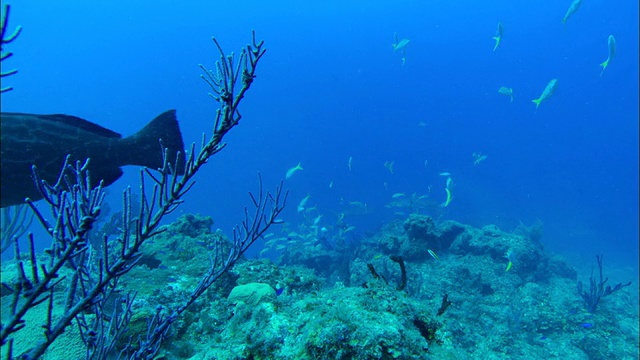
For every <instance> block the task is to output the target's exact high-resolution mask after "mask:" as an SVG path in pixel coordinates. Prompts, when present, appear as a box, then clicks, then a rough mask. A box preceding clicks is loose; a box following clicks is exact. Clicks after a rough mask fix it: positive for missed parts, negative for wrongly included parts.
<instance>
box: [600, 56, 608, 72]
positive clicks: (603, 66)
mask: <svg viewBox="0 0 640 360" xmlns="http://www.w3.org/2000/svg"><path fill="white" fill-rule="evenodd" d="M600 66H602V71H600V76H602V74H604V69H606V68H607V66H609V59H607V60H606V61H605V62H603V63H601V64H600Z"/></svg>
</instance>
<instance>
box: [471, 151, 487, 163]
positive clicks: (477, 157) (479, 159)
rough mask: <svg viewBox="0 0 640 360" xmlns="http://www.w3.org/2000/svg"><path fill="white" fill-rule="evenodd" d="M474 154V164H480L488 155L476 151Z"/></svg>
mask: <svg viewBox="0 0 640 360" xmlns="http://www.w3.org/2000/svg"><path fill="white" fill-rule="evenodd" d="M472 156H473V158H474V159H475V160H473V165H478V164H480V163H481V162H483V161H485V160H487V155H484V154H482V153H477V152H474V153H473V154H472Z"/></svg>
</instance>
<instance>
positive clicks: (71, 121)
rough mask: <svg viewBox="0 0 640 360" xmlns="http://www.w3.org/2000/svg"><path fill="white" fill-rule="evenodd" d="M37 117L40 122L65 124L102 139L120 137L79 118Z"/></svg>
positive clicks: (111, 131)
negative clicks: (102, 137) (99, 136)
mask: <svg viewBox="0 0 640 360" xmlns="http://www.w3.org/2000/svg"><path fill="white" fill-rule="evenodd" d="M38 117H39V118H41V119H42V120H48V121H53V122H57V123H61V124H66V125H69V126H73V127H76V128H80V129H83V130H86V131H89V132H92V133H95V134H98V135H101V136H104V137H108V138H121V137H122V135H120V134H118V133H117V132H115V131H113V130H109V129H107V128H104V127H102V126H100V125H98V124H94V123H92V122H90V121H87V120H85V119H81V118H79V117H76V116H72V115H64V114H53V115H39V116H38Z"/></svg>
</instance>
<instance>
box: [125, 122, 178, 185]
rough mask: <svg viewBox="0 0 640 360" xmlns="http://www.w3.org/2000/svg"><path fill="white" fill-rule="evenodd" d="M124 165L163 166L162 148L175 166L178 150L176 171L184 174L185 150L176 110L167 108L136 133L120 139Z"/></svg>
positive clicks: (152, 167) (155, 167) (151, 167)
mask: <svg viewBox="0 0 640 360" xmlns="http://www.w3.org/2000/svg"><path fill="white" fill-rule="evenodd" d="M122 141H123V143H124V149H123V150H124V152H125V154H126V155H125V156H124V157H125V158H126V160H127V161H126V162H127V164H126V165H140V166H146V167H148V168H150V169H159V168H161V167H162V166H163V157H164V154H163V152H162V150H163V149H167V156H168V162H169V163H170V164H171V165H172V166H175V162H176V155H177V153H178V152H180V163H179V164H177V166H176V168H177V173H178V174H179V175H182V174H184V164H185V160H184V159H185V152H184V143H183V141H182V132H180V127H179V126H178V119H177V118H176V111H175V110H169V111H166V112H164V113H162V114H160V115H158V116H156V118H155V119H153V120H151V121H150V122H149V123H148V124H147V125H146V126H145V127H143V128H142V129H141V130H140V131H138V132H137V133H135V134H133V135H131V136H128V137H126V138H124V139H122Z"/></svg>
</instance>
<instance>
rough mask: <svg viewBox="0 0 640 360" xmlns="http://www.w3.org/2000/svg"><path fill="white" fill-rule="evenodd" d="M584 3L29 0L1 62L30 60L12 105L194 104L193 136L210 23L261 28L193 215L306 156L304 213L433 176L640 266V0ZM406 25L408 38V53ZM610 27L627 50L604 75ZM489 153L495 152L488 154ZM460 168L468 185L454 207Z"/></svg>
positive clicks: (466, 206) (431, 180)
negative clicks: (235, 121) (258, 46)
mask: <svg viewBox="0 0 640 360" xmlns="http://www.w3.org/2000/svg"><path fill="white" fill-rule="evenodd" d="M569 3H570V2H558V1H547V0H545V1H538V2H526V3H522V2H517V3H516V2H507V1H483V2H471V1H465V2H462V1H459V2H451V1H430V2H428V3H427V2H421V1H393V2H391V1H389V2H386V1H378V2H370V1H368V2H365V1H351V2H343V1H328V2H327V1H325V2H322V4H308V3H304V2H294V1H279V2H249V1H237V2H209V1H190V2H179V1H153V2H150V1H148V2H147V1H136V2H111V1H94V2H90V3H88V2H81V1H58V2H44V1H20V0H18V1H12V2H11V4H12V15H11V16H12V18H11V21H12V23H13V25H21V26H23V28H24V30H23V32H22V34H21V35H20V37H19V38H18V39H17V40H16V41H15V42H13V43H11V45H10V50H11V51H12V52H13V53H14V56H13V58H11V59H10V60H8V61H7V64H5V63H3V69H4V68H5V67H6V68H13V67H15V68H17V69H18V70H19V72H18V74H16V75H14V76H11V77H9V78H6V79H3V86H4V85H5V84H8V85H11V86H13V87H14V90H13V91H11V92H9V93H6V94H3V96H2V110H3V111H19V112H32V113H65V114H71V115H75V116H79V117H82V118H84V119H87V120H89V121H92V122H95V123H98V124H100V125H102V126H105V127H107V128H110V129H112V130H114V131H117V132H121V133H123V134H124V135H129V134H132V133H134V132H135V131H137V130H138V129H140V128H142V127H143V126H144V125H145V124H146V123H147V122H148V121H150V120H151V119H152V118H153V117H154V116H156V115H158V114H159V113H161V112H163V111H165V110H167V109H177V111H178V119H179V121H180V125H181V128H182V131H183V136H184V138H185V141H186V142H187V143H191V142H196V143H199V142H200V139H201V133H202V132H203V131H204V132H208V133H210V131H211V128H212V119H213V117H214V115H215V114H214V111H215V108H216V104H215V103H214V102H213V101H212V100H211V99H210V98H209V97H208V96H207V92H208V91H209V89H208V87H207V85H206V84H205V83H204V82H203V81H202V80H201V79H200V78H199V77H200V74H201V70H200V68H199V67H198V64H200V63H202V64H204V65H205V66H207V67H213V65H214V62H215V60H217V52H216V48H215V46H214V44H213V42H212V41H211V40H210V37H211V36H215V37H216V38H217V39H219V41H220V43H221V45H222V46H223V48H224V49H225V50H226V51H227V52H231V51H235V52H236V53H237V52H238V51H239V50H240V49H241V47H242V46H244V45H245V44H246V43H248V42H249V41H250V39H251V30H252V29H255V30H256V33H257V36H258V38H260V39H264V40H265V46H266V48H267V53H266V55H265V58H264V59H263V60H262V62H261V63H260V64H259V67H258V70H257V74H258V78H257V79H256V81H255V83H254V85H253V87H252V88H251V90H250V91H249V93H248V94H247V97H246V99H245V100H243V101H244V103H243V104H242V106H241V113H242V115H243V119H242V121H241V123H240V125H239V126H238V127H237V128H235V129H233V130H232V132H231V133H230V134H229V136H228V138H227V142H228V146H227V148H226V149H225V150H224V151H223V152H222V153H220V154H219V155H216V156H215V158H214V159H212V161H210V163H209V164H208V166H206V167H205V168H203V170H202V171H201V173H200V174H199V176H198V178H197V184H196V186H195V188H194V189H193V190H192V191H191V193H190V194H189V195H188V197H187V199H186V204H185V205H184V206H182V207H181V208H180V213H186V212H199V213H202V214H205V215H209V216H212V217H213V218H214V220H215V221H216V224H215V225H214V227H219V228H221V229H222V230H223V231H230V229H231V228H232V226H233V225H234V224H236V223H237V222H238V221H240V220H241V219H242V217H241V216H242V208H243V206H245V205H248V204H250V200H249V198H248V196H247V191H253V190H255V189H256V186H257V175H256V174H257V171H260V172H261V174H262V178H263V181H264V184H265V186H268V187H270V188H272V187H274V186H275V185H276V184H277V183H278V182H279V181H280V180H281V179H282V178H284V175H285V172H286V171H287V169H289V168H291V167H293V166H295V165H296V164H297V163H298V162H301V164H302V167H303V168H304V170H303V171H300V172H298V173H296V174H295V175H294V176H292V177H291V178H290V179H288V180H286V182H285V187H286V188H287V189H289V190H290V197H289V207H288V209H287V211H286V213H285V214H284V216H283V219H284V220H285V221H287V222H291V223H296V222H298V221H302V219H301V217H302V215H301V214H299V213H298V212H297V211H296V206H297V204H298V203H299V202H300V200H301V199H302V198H304V197H305V196H307V195H310V198H309V206H317V208H318V211H319V213H320V214H324V217H323V220H322V221H323V222H325V221H326V222H327V223H328V224H329V223H330V222H331V221H335V217H336V216H337V214H340V213H343V212H348V210H349V206H350V205H349V203H350V202H360V203H366V204H367V206H366V209H367V213H366V214H358V215H356V214H353V215H351V218H350V222H351V223H353V224H354V225H355V226H356V230H355V233H356V234H358V236H363V235H364V234H366V233H367V232H372V231H375V230H376V229H377V228H379V227H380V226H381V225H382V224H384V223H386V222H387V221H389V220H390V219H393V218H394V217H395V216H396V215H394V211H393V210H391V209H389V208H386V207H385V205H386V204H387V203H389V202H390V201H392V195H393V194H395V193H405V194H412V193H414V192H415V193H418V194H428V195H429V199H430V200H431V201H432V202H433V204H434V205H433V207H432V208H430V209H429V211H427V213H429V214H430V215H432V216H434V217H438V218H440V219H453V220H457V221H460V222H462V223H467V224H471V225H474V226H483V225H487V224H496V225H497V226H499V227H500V228H502V229H503V230H511V229H514V228H515V227H516V226H518V224H520V223H521V222H522V223H524V224H525V225H531V224H533V223H535V222H536V221H537V220H540V221H541V222H542V223H543V224H544V237H543V242H544V243H545V246H546V248H547V249H549V250H552V251H557V252H560V253H562V254H564V255H566V256H568V257H574V258H575V259H577V260H579V261H584V262H585V263H587V264H590V263H592V262H593V257H594V255H595V254H596V253H604V254H605V256H606V257H607V262H608V263H614V262H615V263H618V264H621V265H628V266H632V267H634V268H636V269H637V262H638V18H637V13H638V4H637V2H628V1H602V0H600V1H591V0H587V1H585V2H584V4H583V5H582V7H581V8H580V9H579V11H578V12H576V13H575V14H574V15H573V16H571V17H570V18H569V20H568V21H567V23H566V24H562V18H563V16H564V14H565V12H566V10H567V8H568V6H569ZM498 22H501V23H502V24H503V25H504V36H503V39H502V41H501V44H500V46H499V47H498V48H497V49H496V51H495V52H493V51H492V49H493V46H494V40H492V36H494V34H495V31H496V27H497V24H498ZM394 33H397V34H398V37H399V38H400V39H402V38H407V39H409V40H410V43H409V44H408V45H407V47H406V63H405V64H404V66H403V62H402V54H401V53H400V52H394V51H393V48H392V46H391V44H392V43H394V42H395V39H394ZM609 35H614V36H615V38H616V40H617V54H616V57H615V58H614V59H613V60H612V61H611V64H610V65H609V67H608V68H607V69H606V71H604V73H603V74H602V76H601V75H600V74H601V67H600V66H599V64H600V63H601V62H603V61H604V60H606V58H607V55H608V53H607V37H608V36H609ZM554 78H557V79H558V88H557V90H556V92H555V93H554V95H553V96H552V97H551V98H549V99H548V100H547V101H545V102H543V103H542V104H541V105H540V107H539V108H538V109H537V110H536V109H535V104H533V103H532V102H531V100H532V99H535V98H538V97H539V96H540V94H541V93H542V91H543V89H544V88H545V86H546V85H547V83H548V82H549V80H551V79H554ZM501 86H506V87H510V88H513V91H514V101H513V102H512V103H511V102H509V97H507V96H504V95H501V94H499V93H498V88H500V87H501ZM473 153H482V154H486V155H487V159H486V160H485V161H483V162H482V163H480V164H478V165H474V164H473V161H474V158H473V156H472V154H473ZM350 158H351V159H352V160H351V169H349V166H348V162H349V159H350ZM390 162H393V164H394V165H393V174H392V173H391V171H389V169H388V168H387V167H385V166H384V164H385V163H390ZM442 172H449V173H450V174H451V178H452V179H453V182H454V188H453V192H452V193H453V199H452V201H451V203H450V204H449V205H448V206H447V207H446V208H440V207H439V206H438V204H440V203H442V202H443V201H445V197H446V193H445V182H446V177H443V176H440V175H439V173H442ZM138 176H139V175H138V169H136V168H135V167H129V168H127V169H126V171H125V176H124V177H123V178H122V179H121V180H119V181H118V182H117V183H116V184H114V185H113V186H112V187H111V188H110V196H109V201H110V202H112V203H113V204H114V206H117V204H118V198H119V193H120V191H121V190H122V189H123V188H124V187H126V186H127V185H131V186H134V187H135V186H136V183H137V178H138ZM330 184H333V186H331V187H330V186H329V185H330ZM176 215H179V214H176ZM256 246H257V248H256V249H255V251H258V250H259V246H260V245H258V244H256Z"/></svg>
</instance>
